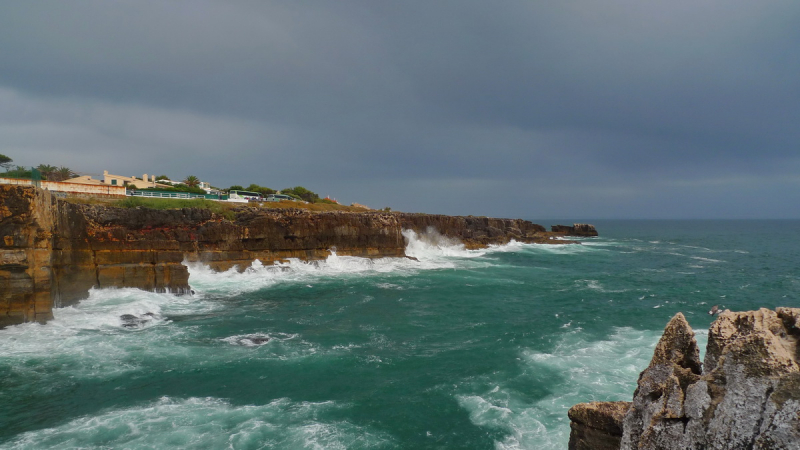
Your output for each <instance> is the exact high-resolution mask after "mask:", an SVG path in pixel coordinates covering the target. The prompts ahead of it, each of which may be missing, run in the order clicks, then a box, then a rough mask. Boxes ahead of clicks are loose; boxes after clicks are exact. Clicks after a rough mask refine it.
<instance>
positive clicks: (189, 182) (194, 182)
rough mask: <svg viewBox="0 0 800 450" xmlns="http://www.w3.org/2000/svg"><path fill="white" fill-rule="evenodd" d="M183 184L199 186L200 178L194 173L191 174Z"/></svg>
mask: <svg viewBox="0 0 800 450" xmlns="http://www.w3.org/2000/svg"><path fill="white" fill-rule="evenodd" d="M183 184H185V185H187V186H189V187H197V186H199V185H200V178H197V177H196V176H194V175H189V176H188V177H186V179H185V180H183Z"/></svg>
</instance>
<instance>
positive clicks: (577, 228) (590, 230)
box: [550, 223, 597, 237]
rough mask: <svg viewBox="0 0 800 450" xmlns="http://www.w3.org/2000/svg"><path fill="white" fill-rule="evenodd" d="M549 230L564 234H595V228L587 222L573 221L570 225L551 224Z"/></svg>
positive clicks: (586, 235) (588, 235)
mask: <svg viewBox="0 0 800 450" xmlns="http://www.w3.org/2000/svg"><path fill="white" fill-rule="evenodd" d="M550 230H551V231H552V232H553V233H559V234H563V235H566V236H582V237H591V236H597V230H596V229H595V228H594V225H590V224H588V223H575V224H573V225H572V226H569V225H553V226H551V227H550Z"/></svg>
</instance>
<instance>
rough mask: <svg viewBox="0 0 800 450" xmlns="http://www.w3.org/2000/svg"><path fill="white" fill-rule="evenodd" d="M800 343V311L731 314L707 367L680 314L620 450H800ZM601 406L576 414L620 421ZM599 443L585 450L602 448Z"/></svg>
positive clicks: (719, 326)
mask: <svg viewBox="0 0 800 450" xmlns="http://www.w3.org/2000/svg"><path fill="white" fill-rule="evenodd" d="M798 339H800V308H778V309H777V310H776V311H771V310H767V309H760V310H758V311H749V312H730V311H725V312H723V313H722V314H721V315H720V316H719V317H718V318H717V320H716V321H715V322H714V323H713V324H712V326H711V329H710V330H709V336H708V346H707V350H706V356H705V360H704V362H703V364H701V363H700V358H699V356H698V355H699V352H698V348H697V343H696V341H695V339H694V333H693V332H692V330H691V328H690V327H689V324H688V323H687V322H686V319H685V318H684V317H683V315H682V314H680V313H679V314H678V315H676V316H675V317H674V318H673V319H672V320H671V321H670V323H669V324H668V325H667V327H666V329H665V330H664V335H663V336H662V338H661V340H660V341H659V343H658V345H657V346H656V351H655V354H654V356H653V359H652V361H651V362H650V365H649V366H648V367H647V369H645V370H644V371H643V372H642V374H641V375H640V377H639V383H638V388H637V389H636V392H635V393H634V397H633V402H632V403H631V404H630V407H629V409H628V412H627V413H626V415H625V417H624V420H622V422H621V425H622V430H623V434H622V438H621V440H620V445H619V448H621V449H800V366H799V365H798V360H799V357H800V349H798V346H797V342H798ZM599 405H600V406H602V405H603V404H599ZM600 406H598V404H584V406H581V405H576V406H575V407H573V409H576V408H579V407H580V408H590V409H593V411H594V412H595V414H596V415H603V417H604V418H605V419H606V420H609V421H612V420H614V417H618V415H617V416H614V417H612V416H611V415H610V414H605V413H604V412H603V410H602V409H601V408H600ZM570 417H572V414H571V416H570ZM573 423H574V420H573ZM573 429H574V427H573ZM604 437H606V436H604ZM579 439H580V436H577V435H576V434H575V433H574V432H573V435H572V436H571V439H570V446H571V447H570V448H580V447H577V445H578V444H577V443H578V441H579ZM602 442H605V441H603V440H601V439H596V440H595V441H593V442H592V443H597V444H598V445H601V443H602ZM592 443H590V445H589V446H588V447H585V448H601V447H599V446H598V447H592V446H591V444H592ZM602 448H606V447H602Z"/></svg>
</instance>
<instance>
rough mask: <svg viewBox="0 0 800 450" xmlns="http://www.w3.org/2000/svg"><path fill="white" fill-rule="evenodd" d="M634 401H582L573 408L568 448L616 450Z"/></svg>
mask: <svg viewBox="0 0 800 450" xmlns="http://www.w3.org/2000/svg"><path fill="white" fill-rule="evenodd" d="M630 407H631V402H592V403H580V404H577V405H575V406H573V407H572V408H570V410H569V412H568V413H567V414H568V415H569V418H570V420H571V422H570V428H571V432H570V438H569V450H616V449H618V448H619V445H620V439H621V438H622V419H623V418H624V417H625V413H627V412H628V409H630Z"/></svg>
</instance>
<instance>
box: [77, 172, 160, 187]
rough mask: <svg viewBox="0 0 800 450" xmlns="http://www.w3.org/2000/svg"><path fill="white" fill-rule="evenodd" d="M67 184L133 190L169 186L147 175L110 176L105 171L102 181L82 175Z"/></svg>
mask: <svg viewBox="0 0 800 450" xmlns="http://www.w3.org/2000/svg"><path fill="white" fill-rule="evenodd" d="M66 182H67V183H77V184H92V185H96V186H125V187H130V188H134V189H147V188H159V187H160V188H168V187H171V186H170V185H169V184H161V183H157V182H156V177H155V175H153V176H152V177H150V176H148V175H147V174H144V175H142V178H136V177H126V176H123V175H112V174H110V173H108V171H107V170H104V171H103V179H102V180H95V179H93V178H92V177H91V175H84V176H81V177H76V178H72V179H69V180H67V181H66Z"/></svg>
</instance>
